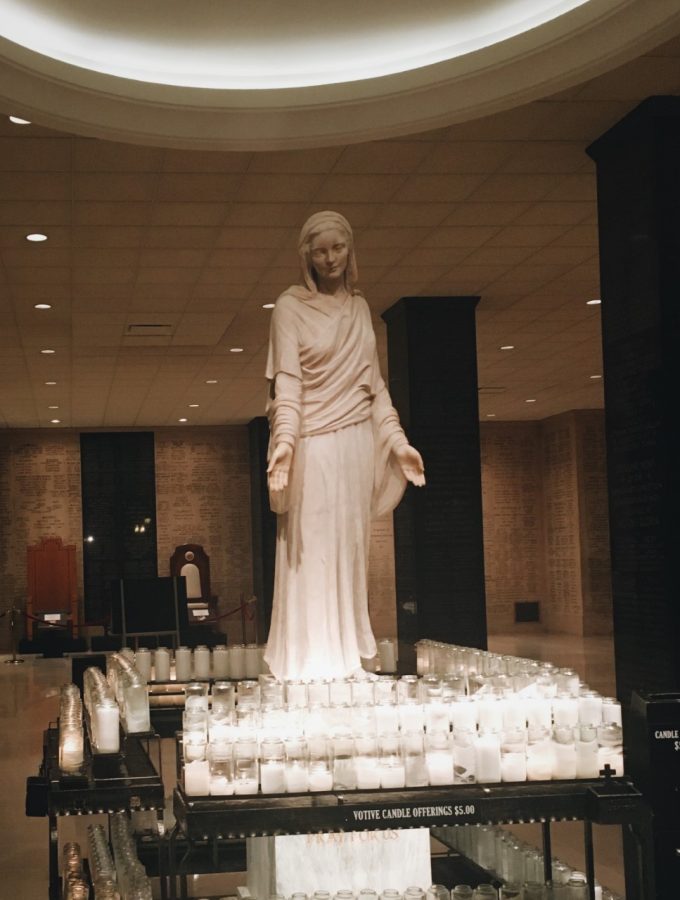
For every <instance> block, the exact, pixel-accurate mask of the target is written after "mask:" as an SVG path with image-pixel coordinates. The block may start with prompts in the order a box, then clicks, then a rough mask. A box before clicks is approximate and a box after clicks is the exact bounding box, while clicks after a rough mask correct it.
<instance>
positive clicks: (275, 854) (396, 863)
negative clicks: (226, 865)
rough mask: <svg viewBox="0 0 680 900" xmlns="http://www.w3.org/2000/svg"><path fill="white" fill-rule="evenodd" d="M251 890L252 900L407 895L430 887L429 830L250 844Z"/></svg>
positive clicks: (296, 837)
mask: <svg viewBox="0 0 680 900" xmlns="http://www.w3.org/2000/svg"><path fill="white" fill-rule="evenodd" d="M246 843H247V853H248V890H249V891H250V894H251V895H252V896H253V897H258V898H267V897H269V896H271V895H273V894H283V895H284V896H286V897H290V895H291V894H293V893H294V892H295V891H304V893H306V894H308V895H310V896H311V894H313V893H314V891H316V890H326V891H330V892H331V894H333V893H335V892H336V891H339V890H343V889H347V890H351V891H354V892H357V891H360V890H361V889H362V888H367V887H370V888H373V889H374V890H376V891H378V893H380V892H381V891H383V890H385V888H396V889H397V890H398V891H400V892H403V891H404V890H405V889H406V888H407V887H409V886H410V885H417V886H419V887H422V888H423V889H427V888H428V887H429V886H430V885H431V884H432V866H431V861H430V831H429V829H427V828H404V829H399V830H397V829H387V830H384V831H348V832H342V833H337V834H336V833H324V834H301V835H290V836H285V837H262V838H249V839H248V841H247V842H246Z"/></svg>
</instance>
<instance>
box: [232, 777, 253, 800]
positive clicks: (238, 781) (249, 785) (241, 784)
mask: <svg viewBox="0 0 680 900" xmlns="http://www.w3.org/2000/svg"><path fill="white" fill-rule="evenodd" d="M257 788H258V782H257V778H235V779H234V794H237V795H238V796H242V795H245V794H257Z"/></svg>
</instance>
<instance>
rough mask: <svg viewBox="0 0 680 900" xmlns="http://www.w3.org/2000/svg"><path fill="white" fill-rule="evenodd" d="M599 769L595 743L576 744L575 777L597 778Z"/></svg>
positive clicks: (580, 742)
mask: <svg viewBox="0 0 680 900" xmlns="http://www.w3.org/2000/svg"><path fill="white" fill-rule="evenodd" d="M599 774H600V767H599V765H598V760H597V741H595V740H592V741H577V742H576V777H577V778H597V777H598V775H599Z"/></svg>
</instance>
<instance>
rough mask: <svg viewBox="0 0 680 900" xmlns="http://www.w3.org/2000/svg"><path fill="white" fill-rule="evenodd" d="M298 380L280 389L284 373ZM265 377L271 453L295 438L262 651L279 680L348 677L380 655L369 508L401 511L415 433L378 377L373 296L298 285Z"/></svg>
mask: <svg viewBox="0 0 680 900" xmlns="http://www.w3.org/2000/svg"><path fill="white" fill-rule="evenodd" d="M281 373H283V374H284V375H285V376H288V381H289V383H291V384H293V385H295V387H296V390H293V391H290V392H288V394H286V393H282V392H281V391H280V390H279V387H278V382H277V375H279V374H281ZM266 375H267V378H268V380H269V383H270V398H269V402H268V407H267V414H268V416H269V420H270V428H271V440H270V452H271V450H272V449H273V448H274V447H275V446H276V445H277V444H278V443H279V441H280V440H286V441H288V442H289V443H291V444H293V446H294V453H293V462H292V466H291V470H290V474H289V483H288V487H287V488H286V489H285V490H284V491H283V492H278V493H272V494H271V504H272V509H273V510H274V511H275V512H276V513H277V514H278V517H277V538H276V571H275V578H274V606H273V612H272V623H271V629H270V634H269V641H268V644H267V651H266V654H265V659H266V661H267V663H268V664H269V666H270V668H271V670H272V672H273V674H274V675H275V676H276V677H277V678H282V679H284V678H305V679H309V678H329V677H344V676H346V675H348V674H350V673H351V672H353V671H355V670H357V669H358V668H359V667H360V664H361V657H372V656H374V655H375V653H376V644H375V638H374V637H373V632H372V630H371V625H370V621H369V616H368V549H369V539H370V519H371V516H372V515H373V516H381V515H384V514H386V513H387V512H389V511H390V510H392V509H394V507H395V506H396V505H397V503H398V502H399V500H400V499H401V496H402V494H403V491H404V487H405V484H406V481H405V478H404V476H403V474H402V472H401V469H400V467H399V465H398V464H397V462H396V460H395V458H394V456H393V455H392V452H391V451H392V450H393V449H395V448H396V447H398V446H399V445H400V444H403V443H406V437H405V435H404V432H403V430H402V428H401V426H400V424H399V419H398V416H397V413H396V411H395V410H394V408H393V407H392V404H391V401H390V399H389V395H388V393H387V389H386V387H385V384H384V382H383V379H382V377H381V375H380V369H379V365H378V357H377V352H376V341H375V334H374V332H373V326H372V323H371V316H370V311H369V308H368V304H367V303H366V300H365V299H364V297H363V296H362V295H361V294H360V293H358V292H353V293H352V294H350V295H349V296H347V298H346V299H345V300H344V302H343V303H341V304H340V303H337V302H334V300H333V299H332V298H328V297H322V296H320V295H318V294H314V293H311V292H310V291H308V290H306V289H305V288H302V287H297V286H294V287H292V288H289V289H288V290H287V291H286V292H284V293H283V294H282V295H281V297H279V299H278V300H277V303H276V306H275V308H274V312H273V314H272V324H271V333H270V341H269V355H268V360H267V370H266Z"/></svg>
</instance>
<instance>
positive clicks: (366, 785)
mask: <svg viewBox="0 0 680 900" xmlns="http://www.w3.org/2000/svg"><path fill="white" fill-rule="evenodd" d="M356 772H357V788H358V789H359V790H360V791H371V790H377V788H379V787H380V770H379V768H378V761H377V760H376V759H366V758H365V757H364V758H362V757H357V761H356Z"/></svg>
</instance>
